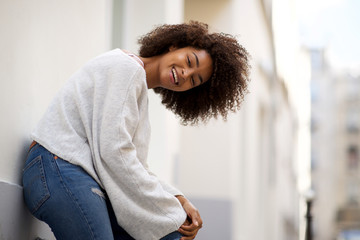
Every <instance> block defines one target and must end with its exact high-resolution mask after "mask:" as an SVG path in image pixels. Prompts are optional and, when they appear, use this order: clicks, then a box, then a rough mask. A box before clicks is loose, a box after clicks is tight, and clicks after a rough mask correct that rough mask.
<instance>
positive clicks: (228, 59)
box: [139, 21, 250, 125]
mask: <svg viewBox="0 0 360 240" xmlns="http://www.w3.org/2000/svg"><path fill="white" fill-rule="evenodd" d="M139 44H140V51H139V54H140V56H141V57H152V56H156V55H161V54H164V53H166V52H168V51H169V48H170V47H171V46H174V47H177V48H183V47H187V46H191V47H194V48H196V49H204V50H206V51H207V52H208V53H209V54H210V56H211V58H212V60H213V74H212V76H211V77H210V79H209V80H208V81H207V82H205V83H204V84H202V85H200V86H198V87H195V88H193V89H190V90H188V91H185V92H175V91H171V90H168V89H164V88H159V87H158V88H155V89H154V91H155V93H158V94H160V95H161V98H162V103H163V104H164V105H165V106H166V108H168V109H170V110H171V111H173V112H174V113H175V114H176V115H178V116H179V117H180V118H181V122H182V124H184V125H187V124H192V125H194V124H197V123H198V122H199V120H201V121H203V122H207V121H208V120H209V119H210V118H211V117H215V118H216V117H217V116H218V115H221V116H222V117H223V119H224V120H226V117H227V113H228V112H229V111H232V112H234V111H236V110H237V109H239V108H240V104H241V103H242V101H243V99H244V95H245V94H246V93H247V84H248V81H249V74H250V73H249V72H250V65H249V62H248V60H249V54H248V52H247V51H246V49H245V48H244V47H242V46H241V45H240V44H239V43H238V42H237V40H236V39H235V38H234V37H233V36H232V35H229V34H224V33H209V30H208V25H207V24H204V23H200V22H196V21H191V22H189V23H183V24H175V25H167V24H165V25H161V26H158V27H157V28H155V29H154V30H152V31H151V32H149V33H148V34H146V35H144V36H143V37H141V38H140V39H139Z"/></svg>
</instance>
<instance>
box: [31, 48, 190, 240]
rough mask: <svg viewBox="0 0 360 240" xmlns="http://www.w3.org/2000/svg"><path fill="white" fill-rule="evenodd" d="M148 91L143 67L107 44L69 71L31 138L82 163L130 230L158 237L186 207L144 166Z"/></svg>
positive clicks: (144, 237) (148, 238) (140, 236)
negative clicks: (93, 56) (79, 67)
mask: <svg viewBox="0 0 360 240" xmlns="http://www.w3.org/2000/svg"><path fill="white" fill-rule="evenodd" d="M147 91H148V89H147V85H146V76H145V71H144V69H143V68H142V67H141V66H140V65H139V64H138V63H137V62H136V61H135V59H133V58H132V57H130V56H128V55H127V54H125V53H124V52H123V51H121V50H120V49H115V50H112V51H110V52H107V53H105V54H102V55H100V56H98V57H96V58H94V59H92V60H91V61H89V62H88V63H87V64H85V65H84V66H83V67H82V68H81V69H80V70H79V71H77V72H76V73H75V74H74V75H73V76H71V78H70V79H69V81H68V82H67V83H66V84H65V86H64V87H63V88H62V89H61V90H60V92H59V93H58V94H57V95H56V97H55V99H54V100H53V101H52V103H51V105H50V106H49V108H48V109H47V111H46V113H45V115H44V116H43V118H42V119H41V120H40V122H39V124H38V125H37V126H36V128H35V130H34V131H33V132H32V134H31V137H32V139H34V140H35V141H37V142H38V143H39V144H40V145H42V146H44V147H45V148H46V149H48V150H49V151H50V152H52V153H53V154H55V155H58V156H59V157H61V158H63V159H64V160H67V161H69V162H70V163H73V164H76V165H79V166H81V167H83V168H84V169H85V171H87V172H88V173H89V175H91V176H92V177H93V178H94V179H95V180H96V181H97V182H98V183H99V184H100V185H101V186H102V187H103V188H104V189H105V190H106V193H107V195H108V196H109V198H110V201H111V204H112V206H113V208H114V211H115V214H116V217H117V220H118V223H119V225H120V226H122V227H123V228H124V229H125V230H126V231H127V232H128V233H129V234H130V235H131V236H132V237H134V238H135V239H137V240H158V239H160V238H161V237H163V236H165V235H167V234H169V233H171V232H173V231H176V230H177V229H178V228H179V227H180V226H181V225H182V224H183V223H184V221H185V218H186V213H185V211H184V210H183V208H182V206H181V204H180V203H179V201H178V200H177V199H176V197H175V196H174V195H182V193H181V192H179V191H178V190H177V189H175V188H173V187H172V186H170V185H168V184H166V183H164V182H161V181H159V179H158V178H157V177H156V176H155V175H154V174H152V173H151V172H150V171H149V169H148V165H147V162H146V161H147V160H146V158H147V153H148V146H149V138H150V125H149V118H148V96H147Z"/></svg>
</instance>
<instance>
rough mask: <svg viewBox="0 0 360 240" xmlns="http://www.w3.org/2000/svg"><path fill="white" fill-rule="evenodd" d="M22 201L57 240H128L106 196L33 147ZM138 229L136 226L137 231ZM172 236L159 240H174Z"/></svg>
mask: <svg viewBox="0 0 360 240" xmlns="http://www.w3.org/2000/svg"><path fill="white" fill-rule="evenodd" d="M23 186H24V200H25V204H26V206H27V207H28V209H29V210H30V212H31V213H32V214H33V215H34V216H35V217H36V218H38V219H39V220H41V221H44V222H46V223H47V224H48V225H49V226H50V228H51V230H52V231H53V233H54V235H55V237H56V239H58V240H62V239H64V240H72V239H74V240H75V239H77V240H90V239H101V240H110V239H115V240H130V239H134V238H132V237H131V236H130V235H129V234H128V233H127V232H126V231H125V230H124V229H123V228H122V227H120V226H119V225H118V223H117V221H116V217H115V213H114V210H113V208H112V207H111V204H110V201H109V200H108V198H107V196H106V193H105V192H104V191H103V190H102V189H101V187H100V186H99V185H98V184H97V182H96V181H95V180H94V179H93V178H92V177H91V176H90V175H88V174H87V173H86V172H85V171H84V170H83V169H82V168H81V167H79V166H76V165H73V164H71V163H69V162H67V161H65V160H63V159H61V158H58V157H57V156H55V155H54V154H52V153H51V152H49V151H48V150H46V149H45V148H44V147H42V146H41V145H39V144H36V145H35V146H34V147H33V148H32V149H31V150H30V151H29V153H28V156H27V159H26V163H25V167H24V169H23ZM140 227H141V226H139V228H140ZM181 237H182V235H181V234H180V233H179V232H177V231H176V232H173V233H170V234H169V235H167V236H165V237H163V238H162V239H161V240H178V239H180V238H181Z"/></svg>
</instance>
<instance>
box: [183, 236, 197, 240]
mask: <svg viewBox="0 0 360 240" xmlns="http://www.w3.org/2000/svg"><path fill="white" fill-rule="evenodd" d="M193 239H195V236H194V237H182V238H181V239H180V240H193Z"/></svg>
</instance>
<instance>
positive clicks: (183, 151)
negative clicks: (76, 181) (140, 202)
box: [0, 0, 360, 240]
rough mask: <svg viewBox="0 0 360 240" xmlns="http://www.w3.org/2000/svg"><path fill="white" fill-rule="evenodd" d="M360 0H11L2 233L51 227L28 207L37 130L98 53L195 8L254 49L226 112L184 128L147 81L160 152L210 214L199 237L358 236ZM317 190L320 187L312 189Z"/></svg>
mask: <svg viewBox="0 0 360 240" xmlns="http://www.w3.org/2000/svg"><path fill="white" fill-rule="evenodd" d="M359 10H360V2H359V1H358V0H152V1H148V0H97V1H95V0H62V1H54V0H28V1H24V0H1V1H0V30H1V38H0V53H1V54H0V79H1V94H0V98H1V101H0V109H1V114H2V115H1V121H0V123H1V124H0V130H1V136H2V137H1V138H0V154H1V157H0V239H6V240H8V239H15V240H18V239H19V240H22V239H35V238H36V237H40V238H43V239H54V237H53V236H52V234H51V231H50V230H49V229H48V227H47V226H46V225H45V224H42V223H40V222H39V221H37V220H35V219H34V218H32V217H31V216H30V215H29V213H28V212H27V210H26V209H25V208H24V204H23V200H22V188H21V169H22V166H23V161H24V157H25V155H26V152H27V149H28V146H29V144H30V142H31V140H30V139H29V133H30V131H31V130H32V128H33V127H34V126H35V124H36V123H37V121H38V120H39V119H40V117H41V115H42V114H43V112H44V111H45V109H46V107H47V105H48V104H49V102H50V101H51V99H52V98H53V96H54V94H56V92H57V91H58V90H59V88H60V87H61V86H62V85H63V84H64V82H65V81H66V80H67V79H68V78H69V76H70V75H71V74H72V73H73V72H74V71H76V70H77V69H78V68H79V67H80V66H81V65H83V64H84V63H85V62H86V61H88V60H89V59H90V58H93V57H95V56H97V55H99V54H101V53H103V52H105V51H108V50H110V49H113V48H122V49H127V50H129V51H133V52H134V53H137V51H138V45H137V39H138V38H139V37H140V36H141V35H143V34H145V33H147V32H148V31H150V30H151V29H153V28H154V27H155V26H157V25H159V24H163V23H169V24H172V23H181V22H187V21H189V20H198V21H202V22H205V23H208V24H209V26H210V30H211V31H216V32H225V33H230V34H233V35H236V36H237V38H238V40H239V42H240V43H241V44H242V45H243V46H244V47H245V48H246V49H247V50H248V51H249V53H250V54H251V56H252V59H251V65H252V72H251V79H252V81H251V83H250V87H249V94H248V95H247V96H246V98H245V102H244V103H243V105H242V108H241V110H240V111H239V112H238V113H232V114H230V115H229V117H228V120H227V121H226V122H224V121H223V120H222V119H217V120H216V119H215V120H212V121H210V122H209V123H208V124H207V125H199V126H196V127H189V126H187V127H184V126H181V125H180V124H179V120H178V119H177V118H175V117H174V116H173V114H172V113H170V112H168V111H167V110H165V108H164V107H163V106H162V105H161V103H160V99H159V97H158V96H156V95H155V94H153V92H152V91H150V92H151V93H150V96H149V102H150V118H151V123H152V140H151V145H150V153H149V162H150V166H151V168H152V170H153V171H154V172H156V173H157V175H158V176H159V177H160V178H162V179H164V180H167V181H169V182H171V183H172V184H174V185H175V186H177V187H178V188H179V189H181V190H182V191H183V192H184V194H185V195H186V196H187V197H188V198H189V199H190V200H192V201H193V203H194V204H195V205H196V206H197V207H198V209H199V211H200V213H201V215H202V218H203V221H204V226H203V229H202V230H201V231H200V232H199V234H198V237H197V239H199V240H205V239H206V240H212V239H216V240H219V239H221V240H223V239H224V240H248V239H253V240H265V239H266V240H295V239H296V240H297V239H301V240H302V239H305V230H306V218H305V214H306V202H307V201H308V202H310V201H311V203H312V206H313V208H312V215H313V217H312V237H313V238H312V239H316V240H355V239H360V206H359V201H360V192H359V185H360V169H359V147H360V133H359V130H360V129H359V127H360V126H359V124H360V95H359V93H360V82H359V80H360V75H359V73H360V71H359V70H360V47H359V42H360V31H359V29H360V17H359V15H360V14H359ZM309 193H310V194H309Z"/></svg>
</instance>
